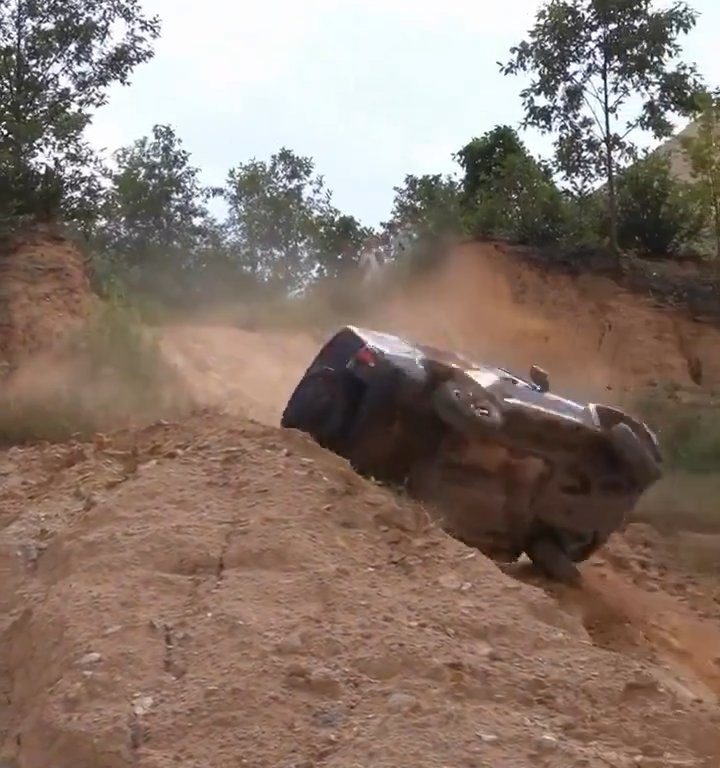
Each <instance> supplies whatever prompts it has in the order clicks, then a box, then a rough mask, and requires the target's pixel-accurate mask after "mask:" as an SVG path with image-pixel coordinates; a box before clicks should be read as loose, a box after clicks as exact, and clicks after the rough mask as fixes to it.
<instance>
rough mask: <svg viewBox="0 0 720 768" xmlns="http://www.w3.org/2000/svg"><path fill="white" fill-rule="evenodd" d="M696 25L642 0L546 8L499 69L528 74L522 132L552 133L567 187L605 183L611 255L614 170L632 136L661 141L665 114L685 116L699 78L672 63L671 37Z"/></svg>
mask: <svg viewBox="0 0 720 768" xmlns="http://www.w3.org/2000/svg"><path fill="white" fill-rule="evenodd" d="M696 19H697V14H696V13H695V12H694V11H693V10H692V9H691V8H690V7H688V6H687V5H686V4H685V3H683V2H673V3H672V4H671V5H670V7H668V8H664V9H654V8H653V3H652V2H651V0H550V1H549V2H547V3H546V4H545V5H544V6H543V7H542V8H541V9H540V10H539V11H538V13H537V15H536V18H535V24H534V26H533V27H532V28H531V29H530V31H529V33H528V39H527V40H525V41H523V42H522V43H520V44H519V45H518V46H515V47H513V48H512V49H511V60H510V61H509V62H508V63H507V64H504V65H503V64H501V65H500V67H501V71H502V72H503V73H504V74H518V73H530V74H531V75H532V79H531V82H530V84H529V85H528V86H527V87H526V88H525V89H524V90H523V91H522V101H523V107H524V111H525V120H524V125H526V126H533V127H536V128H539V129H540V130H542V131H545V132H556V133H557V138H556V141H555V150H556V160H557V164H558V167H559V169H560V170H561V171H562V172H563V174H564V175H565V176H566V178H568V179H569V180H571V181H572V182H573V183H574V184H575V186H576V188H578V189H583V188H586V187H587V186H588V185H589V184H591V183H593V182H595V181H596V180H597V179H600V178H602V179H604V181H605V183H606V191H607V201H608V218H609V232H610V243H611V247H612V249H613V251H614V252H615V253H616V255H617V253H618V231H617V199H616V175H617V168H618V167H619V165H620V164H621V163H622V162H623V161H626V160H629V159H632V158H633V157H634V156H635V154H636V145H635V143H634V138H633V134H634V133H635V132H636V131H643V130H644V131H649V132H650V133H651V134H652V135H653V136H654V137H656V138H662V137H667V136H670V135H671V133H672V130H673V126H672V123H671V122H670V120H669V115H670V114H672V113H673V112H678V113H680V112H682V113H687V111H688V110H689V109H690V107H691V105H692V102H693V96H694V94H695V93H696V92H697V91H698V89H699V78H698V76H697V73H696V70H695V68H694V67H693V66H691V65H687V64H684V63H682V62H680V61H678V56H679V54H680V46H679V44H678V38H679V37H680V36H681V35H683V34H685V33H687V32H688V31H689V30H691V29H692V28H693V27H694V25H695V22H696ZM636 104H637V107H636V106H635V105H636Z"/></svg>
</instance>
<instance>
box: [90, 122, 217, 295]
mask: <svg viewBox="0 0 720 768" xmlns="http://www.w3.org/2000/svg"><path fill="white" fill-rule="evenodd" d="M107 179H108V181H109V187H108V189H107V192H106V195H105V200H104V204H103V206H102V217H101V219H100V221H99V222H98V226H97V228H96V232H95V238H94V239H95V244H96V247H97V249H98V251H99V252H100V254H101V260H100V262H99V263H100V265H101V269H103V270H104V271H105V273H106V274H107V273H110V274H114V275H118V274H121V275H123V276H124V278H125V280H126V281H127V282H129V284H130V287H131V288H135V289H144V290H148V289H150V290H153V291H156V292H157V291H159V290H160V288H161V286H163V293H165V294H167V293H168V291H169V290H170V289H171V287H172V286H173V285H175V288H176V289H177V290H179V288H178V283H181V282H182V278H183V276H185V275H189V273H191V272H193V273H196V272H197V271H199V270H201V269H202V268H203V266H204V265H205V264H206V261H207V259H208V258H210V257H211V255H212V254H213V253H215V252H217V251H218V250H219V249H220V247H221V242H220V241H219V239H218V231H217V226H216V225H215V222H214V221H213V220H212V218H211V217H210V214H209V212H208V207H207V202H208V200H209V198H210V196H211V190H209V189H208V188H206V187H204V186H203V185H202V183H201V181H200V171H199V169H198V168H196V167H194V166H193V165H192V164H191V162H190V154H189V152H187V150H185V149H184V147H183V145H182V141H181V140H180V139H179V138H178V136H177V135H176V133H175V131H174V129H173V128H172V127H171V126H168V125H156V126H154V127H153V131H152V136H151V137H144V138H142V139H139V140H138V141H136V142H134V143H133V144H132V145H130V146H128V147H124V148H122V149H120V150H118V151H117V152H116V153H115V155H114V164H113V168H112V169H111V170H109V171H108V172H107Z"/></svg>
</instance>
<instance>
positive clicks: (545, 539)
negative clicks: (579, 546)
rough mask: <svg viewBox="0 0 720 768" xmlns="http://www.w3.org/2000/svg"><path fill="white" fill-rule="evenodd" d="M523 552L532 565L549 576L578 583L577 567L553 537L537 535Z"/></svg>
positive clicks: (569, 582) (566, 581) (565, 581)
mask: <svg viewBox="0 0 720 768" xmlns="http://www.w3.org/2000/svg"><path fill="white" fill-rule="evenodd" d="M525 552H526V553H527V556H528V557H529V558H530V559H531V560H532V562H533V565H534V566H535V567H536V568H537V569H538V570H540V571H542V573H544V574H545V575H546V576H548V577H549V578H551V579H554V580H555V581H560V582H562V583H563V584H570V585H575V584H578V583H579V581H580V579H581V575H580V571H579V570H578V567H577V566H576V565H575V563H574V562H573V561H572V559H571V558H570V557H568V555H567V553H566V552H565V551H564V550H563V548H562V546H561V545H560V544H559V542H558V541H557V540H556V539H555V537H553V536H538V537H537V538H536V539H533V540H532V541H531V542H530V544H529V545H528V546H527V547H526V549H525Z"/></svg>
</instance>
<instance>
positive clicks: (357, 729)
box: [0, 249, 720, 768]
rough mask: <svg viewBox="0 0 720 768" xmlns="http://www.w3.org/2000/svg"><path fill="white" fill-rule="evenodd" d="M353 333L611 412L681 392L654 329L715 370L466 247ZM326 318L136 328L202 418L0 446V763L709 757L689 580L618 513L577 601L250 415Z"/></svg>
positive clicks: (714, 719) (704, 583) (155, 767)
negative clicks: (539, 375)
mask: <svg viewBox="0 0 720 768" xmlns="http://www.w3.org/2000/svg"><path fill="white" fill-rule="evenodd" d="M13 295H15V294H13ZM28 317H29V315H28ZM346 319H350V318H341V317H338V318H337V320H338V323H340V322H342V321H344V320H346ZM353 319H356V318H353ZM362 319H363V321H365V322H367V324H370V325H375V326H378V327H383V328H388V329H390V330H395V331H400V332H404V333H407V334H409V335H412V336H415V337H420V338H424V339H427V340H428V341H435V342H439V343H445V344H449V345H451V346H455V347H458V348H460V349H463V350H465V351H466V352H469V353H471V354H476V355H478V356H483V357H485V358H487V359H490V360H496V361H497V362H499V363H505V364H508V365H512V366H513V367H518V368H519V369H520V370H521V371H522V370H523V369H525V368H526V367H527V366H528V365H529V363H530V362H537V363H539V364H541V365H544V366H545V367H547V368H549V369H550V371H551V374H553V379H554V381H555V384H556V386H557V388H558V389H560V390H561V391H563V390H564V391H568V392H569V393H570V394H578V395H583V396H593V395H594V394H595V393H605V394H606V395H612V396H614V395H615V394H618V397H620V396H624V392H625V390H626V389H632V388H635V387H638V386H644V385H646V384H647V381H648V380H649V379H653V380H654V381H656V382H658V383H664V382H666V381H668V380H673V381H676V382H677V383H678V384H680V385H682V386H684V387H687V388H689V389H692V388H693V387H696V388H697V387H698V385H697V384H693V383H692V380H691V377H690V373H689V371H688V366H687V360H686V358H687V355H686V354H685V353H684V352H682V350H681V344H680V341H679V338H680V336H679V335H678V332H677V331H676V330H675V329H676V327H679V328H681V330H682V334H687V335H688V338H690V343H691V344H692V345H694V346H693V349H695V350H697V352H696V353H695V354H697V355H699V356H701V357H702V359H703V366H704V371H705V374H704V376H705V380H704V382H703V387H707V388H710V387H712V386H714V384H716V383H717V376H718V371H717V370H716V368H715V366H716V364H717V360H716V357H715V356H713V355H712V354H711V352H706V351H705V350H706V349H708V350H711V349H712V348H711V346H708V347H705V346H703V345H706V344H708V345H710V344H711V343H712V338H713V337H712V335H711V334H712V331H709V330H708V331H706V330H701V329H699V328H698V329H695V328H693V327H692V326H691V325H690V324H683V323H685V321H682V320H681V319H678V318H677V317H675V316H671V315H666V314H664V313H657V312H656V311H654V310H653V309H652V308H650V307H647V306H645V305H643V304H641V303H640V302H639V300H638V299H637V297H628V296H626V295H625V294H620V293H617V292H615V291H614V290H613V289H612V286H611V285H608V284H605V283H597V281H596V280H592V281H589V282H588V281H582V280H581V281H572V280H570V279H569V278H564V277H563V278H560V277H556V276H553V277H551V278H550V277H549V278H545V277H543V276H542V275H541V274H539V273H535V272H528V271H527V270H525V269H522V268H521V267H520V266H519V265H518V264H517V263H515V262H513V261H512V260H511V259H508V258H507V257H505V256H503V255H502V254H500V253H498V252H497V251H496V250H494V249H491V250H485V251H484V252H483V253H480V254H478V253H477V252H476V251H471V250H468V249H464V250H462V251H461V252H460V253H458V254H455V256H454V258H451V259H449V260H448V261H447V262H446V264H445V266H444V267H443V268H442V269H441V270H440V271H439V272H438V273H436V274H435V275H434V276H433V278H432V279H431V280H427V281H426V280H422V281H418V282H416V283H415V284H413V285H411V286H409V287H407V286H406V287H405V288H404V289H403V291H402V293H398V294H396V295H394V296H392V297H391V298H390V300H389V301H386V302H383V304H382V306H379V305H376V306H374V307H372V308H371V309H370V310H369V311H368V312H367V314H366V316H365V317H364V318H362ZM38 322H39V323H40V324H42V322H44V321H43V320H42V318H40V319H39V320H38ZM678 323H679V325H678ZM608 325H610V326H611V327H609V328H608ZM329 330H330V328H329V327H328V328H322V329H312V330H310V329H308V330H305V329H302V328H296V329H294V330H293V332H292V333H285V332H275V333H272V334H269V333H258V332H248V331H242V330H240V329H237V328H232V327H229V326H222V327H218V326H209V325H198V324H193V325H190V326H175V327H173V328H168V329H163V331H162V337H161V344H162V348H163V351H164V353H165V355H166V357H167V359H168V360H169V361H170V362H171V363H172V364H173V365H174V366H175V367H176V368H177V369H178V370H179V371H180V373H181V374H182V376H183V378H184V379H185V381H186V382H187V383H188V386H189V387H190V389H191V390H192V391H193V393H194V395H195V396H196V397H197V398H198V399H199V400H201V401H204V402H205V403H206V404H207V405H210V406H212V410H210V411H207V412H204V413H198V414H195V415H194V416H191V417H189V418H187V419H185V420H182V421H181V422H179V423H165V422H162V423H157V424H155V425H153V426H150V427H147V428H145V429H134V430H127V431H123V432H119V433H115V434H112V435H110V436H102V435H99V436H98V437H97V438H96V439H95V440H94V441H91V442H89V443H72V444H67V445H61V446H39V447H35V448H24V449H20V448H13V449H10V450H6V451H0V577H1V581H0V585H1V587H0V607H1V608H2V610H0V632H2V642H0V686H2V690H3V694H4V699H3V701H4V703H3V704H0V739H1V744H2V753H0V762H2V760H5V763H6V765H8V766H12V767H13V768H15V767H16V766H18V767H19V768H47V766H49V765H52V766H53V768H65V767H66V766H67V768H77V766H83V768H85V766H87V767H88V768H125V767H126V766H128V767H129V766H142V768H169V766H186V767H187V768H190V767H191V766H193V767H194V766H197V767H198V768H200V766H203V767H204V766H207V765H212V766H213V768H216V767H217V768H223V766H237V765H247V766H252V767H253V768H255V767H256V766H257V768H263V767H264V766H267V768H320V767H321V766H327V768H332V767H333V766H338V768H340V767H341V766H342V768H346V767H347V766H361V765H367V764H368V763H372V765H374V766H388V768H389V766H396V765H398V764H407V765H413V766H418V767H420V768H422V766H428V768H429V767H430V766H433V767H435V766H467V768H480V766H490V765H491V766H493V768H503V766H508V768H510V767H511V766H512V768H516V767H517V766H543V765H546V766H552V768H563V767H564V766H566V767H567V768H571V767H573V768H574V767H575V766H589V767H590V768H596V767H597V768H607V766H614V767H615V768H632V767H633V766H646V768H648V767H651V766H685V767H687V768H690V767H697V768H714V766H716V765H717V764H718V760H720V710H718V701H717V696H718V694H720V676H719V674H718V673H716V667H717V669H718V670H720V662H719V661H718V659H717V658H716V657H715V656H714V651H713V650H712V649H717V648H720V593H717V576H716V575H713V573H712V570H711V569H708V570H707V573H706V574H705V575H704V576H702V577H700V576H699V575H697V569H694V568H693V567H691V566H690V565H689V564H688V563H687V562H686V561H684V560H683V557H682V552H681V551H680V549H677V548H675V549H672V550H671V548H669V545H668V544H667V542H666V541H665V540H664V539H662V538H661V537H659V536H658V535H657V534H655V533H653V532H652V531H651V529H645V528H639V527H637V526H634V527H633V528H632V529H631V530H630V531H629V532H628V533H627V534H626V535H625V536H624V537H619V538H618V540H617V541H616V542H614V543H613V545H612V546H611V547H610V548H609V549H607V550H606V551H605V552H604V553H602V555H601V557H599V558H596V559H595V560H594V561H593V562H592V563H591V564H588V566H587V568H586V571H587V578H586V585H585V587H584V588H583V590H580V591H571V592H568V591H566V590H560V589H557V588H551V587H549V586H548V585H547V584H545V583H543V582H540V581H538V580H537V579H536V578H535V577H531V576H530V577H529V576H528V575H527V574H525V573H524V572H523V568H522V567H520V568H518V569H515V570H514V571H513V570H512V569H511V571H512V572H511V573H503V572H501V571H500V570H499V569H498V568H497V567H496V566H495V565H494V564H493V563H491V562H490V561H488V560H487V559H485V558H484V557H482V556H481V555H479V554H478V553H476V552H474V551H471V550H469V549H468V548H466V547H464V546H463V545H461V544H460V543H458V542H456V541H454V540H452V539H450V538H449V537H447V536H445V535H444V534H443V533H441V532H440V531H439V530H438V529H437V528H435V527H434V526H432V525H431V524H430V523H429V521H428V520H427V518H426V516H425V513H424V512H423V510H422V509H421V508H420V507H419V506H417V505H415V504H412V503H410V502H408V501H406V500H404V499H401V498H397V497H394V496H392V495H391V494H390V493H389V492H388V491H386V490H384V489H381V488H379V487H377V486H375V485H374V484H372V483H370V482H368V481H365V480H363V479H361V478H359V477H357V476H356V475H355V474H354V473H353V472H352V471H351V470H350V469H349V468H348V467H347V465H346V464H345V463H344V462H342V461H341V460H339V459H337V458H336V457H333V456H331V455H329V454H327V453H326V452H324V451H322V450H321V449H319V448H318V447H317V446H315V445H314V444H312V443H310V442H309V441H308V440H306V439H304V438H303V437H301V436H299V435H296V434H294V433H288V432H283V431H280V430H278V429H277V428H276V427H275V426H274V425H276V424H277V421H278V418H279V414H280V412H281V409H282V406H283V405H284V402H285V399H286V397H287V395H288V394H289V393H290V391H291V389H292V387H293V386H294V384H295V382H296V380H297V377H298V376H299V375H300V374H301V373H302V371H303V369H304V368H305V366H306V364H307V363H308V362H309V359H310V357H311V356H312V354H313V353H314V352H315V350H316V348H317V345H318V343H319V342H318V336H317V333H318V332H319V333H320V336H322V334H324V333H326V332H328V331H329ZM708 334H709V335H708ZM683 344H685V342H683ZM608 386H610V387H612V390H607V387H608ZM701 389H702V388H701ZM218 408H222V409H223V410H224V411H225V412H220V411H219V410H217V409H218ZM248 417H249V418H254V419H257V420H258V421H259V422H264V423H263V424H261V423H257V422H250V421H248ZM693 551H697V550H696V549H694V550H693ZM713 551H714V550H713V549H712V548H710V552H713ZM710 557H712V555H710Z"/></svg>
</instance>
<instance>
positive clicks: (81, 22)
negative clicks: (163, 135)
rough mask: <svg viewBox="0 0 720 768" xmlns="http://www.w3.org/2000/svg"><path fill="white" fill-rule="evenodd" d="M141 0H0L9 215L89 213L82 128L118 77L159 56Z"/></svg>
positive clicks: (88, 162) (0, 166)
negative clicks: (155, 50)
mask: <svg viewBox="0 0 720 768" xmlns="http://www.w3.org/2000/svg"><path fill="white" fill-rule="evenodd" d="M158 34H159V22H158V20H157V19H156V18H154V17H150V18H149V17H146V16H145V15H144V14H143V13H142V10H141V7H140V4H139V2H138V0H2V2H0V190H2V193H0V194H1V199H0V202H1V203H2V204H3V205H4V206H5V215H6V216H8V215H9V216H14V215H23V214H35V213H41V214H43V215H44V216H45V217H46V218H50V217H52V216H54V215H56V214H57V213H58V212H59V211H62V212H63V213H64V214H65V215H68V216H71V217H75V218H82V217H87V216H88V215H89V214H90V213H91V211H92V208H93V205H94V202H95V199H96V198H97V195H98V185H97V175H96V173H95V172H94V171H95V169H94V168H93V161H94V158H93V153H92V152H91V150H90V149H89V148H88V146H87V144H86V143H85V142H84V141H83V138H82V136H83V131H84V129H85V128H86V126H87V125H88V123H89V122H90V120H91V118H92V113H93V111H94V110H95V109H96V108H98V107H99V106H101V105H102V104H103V103H104V102H105V100H106V98H107V95H106V94H107V89H108V87H109V86H110V85H111V84H112V83H116V82H119V83H123V84H126V83H127V82H128V79H129V77H130V74H131V72H132V71H133V69H134V68H135V67H136V66H137V65H138V64H140V63H142V62H144V61H147V60H148V59H150V58H151V56H152V42H153V40H154V39H155V38H156V37H157V36H158Z"/></svg>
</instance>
